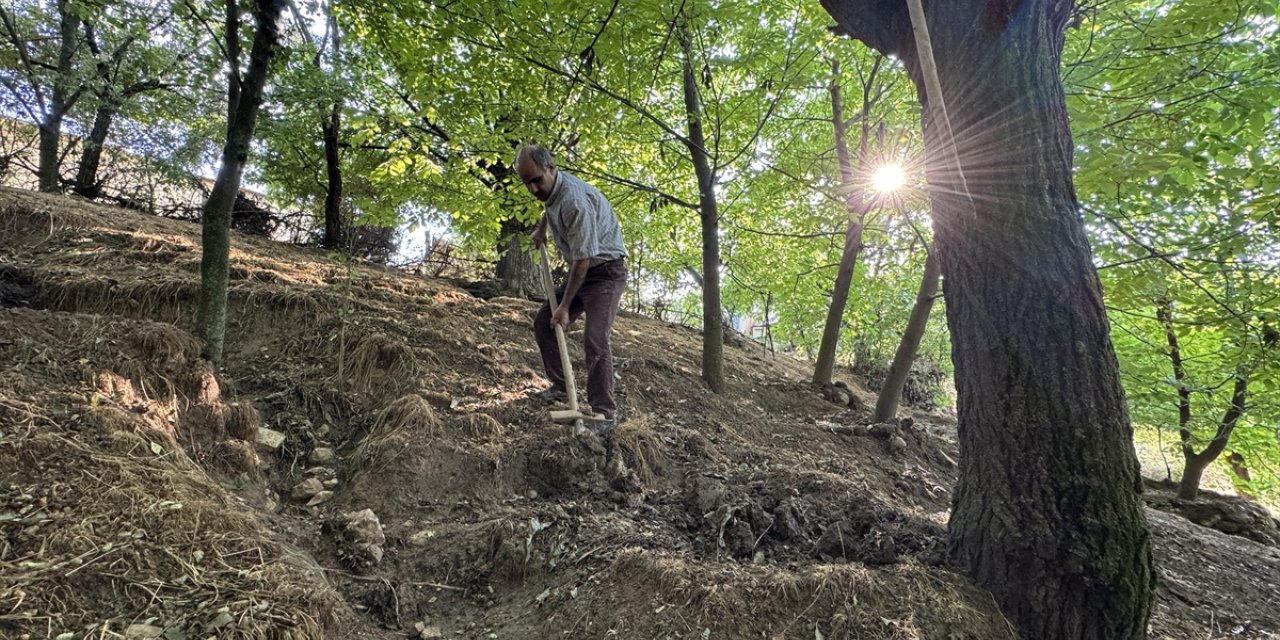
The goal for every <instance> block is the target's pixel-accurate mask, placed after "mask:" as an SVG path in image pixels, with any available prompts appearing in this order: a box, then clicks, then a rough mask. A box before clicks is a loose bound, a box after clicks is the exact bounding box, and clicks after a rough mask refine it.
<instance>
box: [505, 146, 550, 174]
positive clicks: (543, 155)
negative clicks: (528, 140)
mask: <svg viewBox="0 0 1280 640" xmlns="http://www.w3.org/2000/svg"><path fill="white" fill-rule="evenodd" d="M525 153H528V154H529V159H531V160H533V162H534V164H536V165H538V168H540V169H544V170H545V169H547V168H548V167H550V166H551V165H553V164H555V158H552V157H551V152H550V151H547V149H546V147H543V146H542V145H537V144H531V145H528V146H525V147H522V148H521V149H520V151H519V152H517V153H516V161H515V164H513V165H512V166H513V167H515V166H519V165H520V158H521V157H522V156H524V155H525Z"/></svg>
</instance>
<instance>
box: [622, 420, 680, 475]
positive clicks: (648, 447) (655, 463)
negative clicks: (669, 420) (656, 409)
mask: <svg viewBox="0 0 1280 640" xmlns="http://www.w3.org/2000/svg"><path fill="white" fill-rule="evenodd" d="M613 439H614V442H616V443H618V448H619V449H621V450H622V453H623V459H624V460H625V461H626V463H627V466H628V467H630V468H631V469H634V470H635V472H636V475H638V476H639V477H640V479H641V480H642V481H644V483H645V484H650V483H652V482H653V480H654V478H655V477H656V476H660V475H662V473H663V470H664V469H665V467H666V465H667V464H668V463H669V459H668V457H667V454H666V452H665V451H664V450H663V444H662V439H661V438H660V437H659V436H658V434H657V432H656V431H654V428H653V421H652V420H651V419H650V418H649V416H647V415H643V414H641V415H636V416H632V417H631V418H630V419H629V420H627V421H626V422H623V423H621V424H619V425H618V428H617V430H615V431H614V435H613Z"/></svg>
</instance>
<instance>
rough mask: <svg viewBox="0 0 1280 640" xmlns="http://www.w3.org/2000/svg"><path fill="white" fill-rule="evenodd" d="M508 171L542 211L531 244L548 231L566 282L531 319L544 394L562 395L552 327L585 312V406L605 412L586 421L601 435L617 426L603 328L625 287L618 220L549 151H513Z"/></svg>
mask: <svg viewBox="0 0 1280 640" xmlns="http://www.w3.org/2000/svg"><path fill="white" fill-rule="evenodd" d="M515 169H516V174H517V175H519V176H520V181H521V182H523V183H524V186H525V188H527V189H528V190H529V193H532V194H533V196H534V197H535V198H537V199H538V200H541V201H542V202H543V204H544V206H545V208H546V211H545V214H544V215H543V216H542V219H541V220H539V221H538V224H537V226H536V227H534V230H533V244H534V246H536V247H541V246H543V245H544V244H546V242H547V230H548V228H550V231H551V234H552V236H553V237H554V238H555V243H556V248H557V249H559V250H560V254H561V255H563V256H564V259H565V262H567V263H568V264H569V277H568V281H567V282H565V283H564V284H563V285H561V287H560V288H559V289H558V290H556V299H557V300H558V301H559V304H558V305H557V306H556V308H555V309H552V308H551V307H550V301H548V303H547V304H544V305H542V309H541V310H539V311H538V316H537V318H536V319H535V320H534V322H533V335H534V337H535V339H536V340H537V342H538V350H539V351H541V352H542V367H543V369H545V370H546V373H547V378H548V379H549V380H551V388H550V389H548V390H547V391H545V392H544V393H545V394H547V395H549V396H556V395H564V393H565V382H564V371H563V370H562V367H561V365H560V347H559V345H558V344H557V343H556V334H555V327H556V326H557V325H559V326H561V327H565V328H567V327H568V326H569V324H570V323H572V322H573V321H575V320H577V319H578V317H579V316H581V315H582V314H583V313H586V314H587V320H586V336H585V342H586V352H587V404H590V405H591V409H592V410H593V411H596V412H597V413H600V414H602V415H604V417H605V419H604V420H599V421H592V422H588V423H587V424H588V427H589V428H590V429H591V430H592V431H595V432H596V433H598V434H605V433H608V432H610V431H612V430H613V429H614V427H616V426H617V410H618V406H617V403H616V402H614V398H613V354H612V352H611V351H610V347H609V332H610V331H612V329H613V319H614V318H615V317H616V316H617V315H618V302H619V301H620V300H621V299H622V291H623V289H624V288H625V287H626V284H627V265H626V260H625V258H626V255H627V252H626V250H625V249H623V247H622V229H621V227H619V226H618V217H617V216H616V215H614V213H613V207H612V206H610V205H609V201H608V200H606V199H605V197H604V195H603V194H601V193H600V191H599V190H597V189H596V188H595V187H593V186H591V185H589V184H587V183H585V182H583V181H582V180H579V179H578V178H576V177H574V176H571V175H569V174H568V173H566V172H564V171H560V170H559V169H557V168H556V164H555V161H554V160H553V159H552V157H551V153H550V152H549V151H547V150H546V149H544V148H542V147H540V146H534V145H531V146H527V147H524V148H522V149H520V152H519V153H517V154H516V166H515Z"/></svg>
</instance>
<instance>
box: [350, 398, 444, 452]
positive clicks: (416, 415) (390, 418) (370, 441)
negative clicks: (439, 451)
mask: <svg viewBox="0 0 1280 640" xmlns="http://www.w3.org/2000/svg"><path fill="white" fill-rule="evenodd" d="M439 435H440V419H439V418H437V417H436V412H435V410H434V409H432V408H431V403H429V402H427V401H426V399H425V398H423V397H422V396H420V395H417V394H409V395H405V396H401V397H400V398H399V399H397V400H396V401H395V402H392V403H391V404H390V405H388V406H387V408H386V409H383V410H382V413H380V414H378V420H377V422H375V423H374V425H373V428H372V429H371V430H370V431H369V434H368V435H366V436H365V437H364V438H363V439H361V441H360V443H359V444H357V445H356V448H355V451H354V452H353V454H352V459H353V460H354V461H355V462H356V464H357V466H359V467H369V466H371V465H372V464H373V463H374V462H375V461H377V462H380V463H386V462H389V461H390V460H393V459H395V457H396V456H398V455H399V454H400V453H401V452H403V451H404V448H405V445H407V444H408V443H409V442H410V441H411V440H413V439H415V438H423V437H426V438H434V437H438V436H439Z"/></svg>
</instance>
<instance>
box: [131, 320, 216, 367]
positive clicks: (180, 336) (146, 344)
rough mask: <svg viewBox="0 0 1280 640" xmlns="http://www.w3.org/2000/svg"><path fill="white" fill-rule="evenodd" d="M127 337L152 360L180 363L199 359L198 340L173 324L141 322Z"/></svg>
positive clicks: (199, 346) (199, 347)
mask: <svg viewBox="0 0 1280 640" xmlns="http://www.w3.org/2000/svg"><path fill="white" fill-rule="evenodd" d="M128 339H129V341H130V342H132V343H133V344H134V345H135V346H136V347H137V348H138V349H139V351H141V352H142V354H143V355H144V356H146V357H148V358H149V359H151V360H152V361H153V362H159V363H168V364H178V365H180V364H185V363H188V362H195V361H196V360H199V359H200V350H201V344H200V341H199V340H197V339H196V338H195V336H193V335H191V334H190V333H187V332H186V331H183V330H181V329H179V328H177V327H175V326H173V325H168V324H161V323H146V324H141V325H138V326H137V328H136V329H134V330H133V331H131V332H129V334H128Z"/></svg>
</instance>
